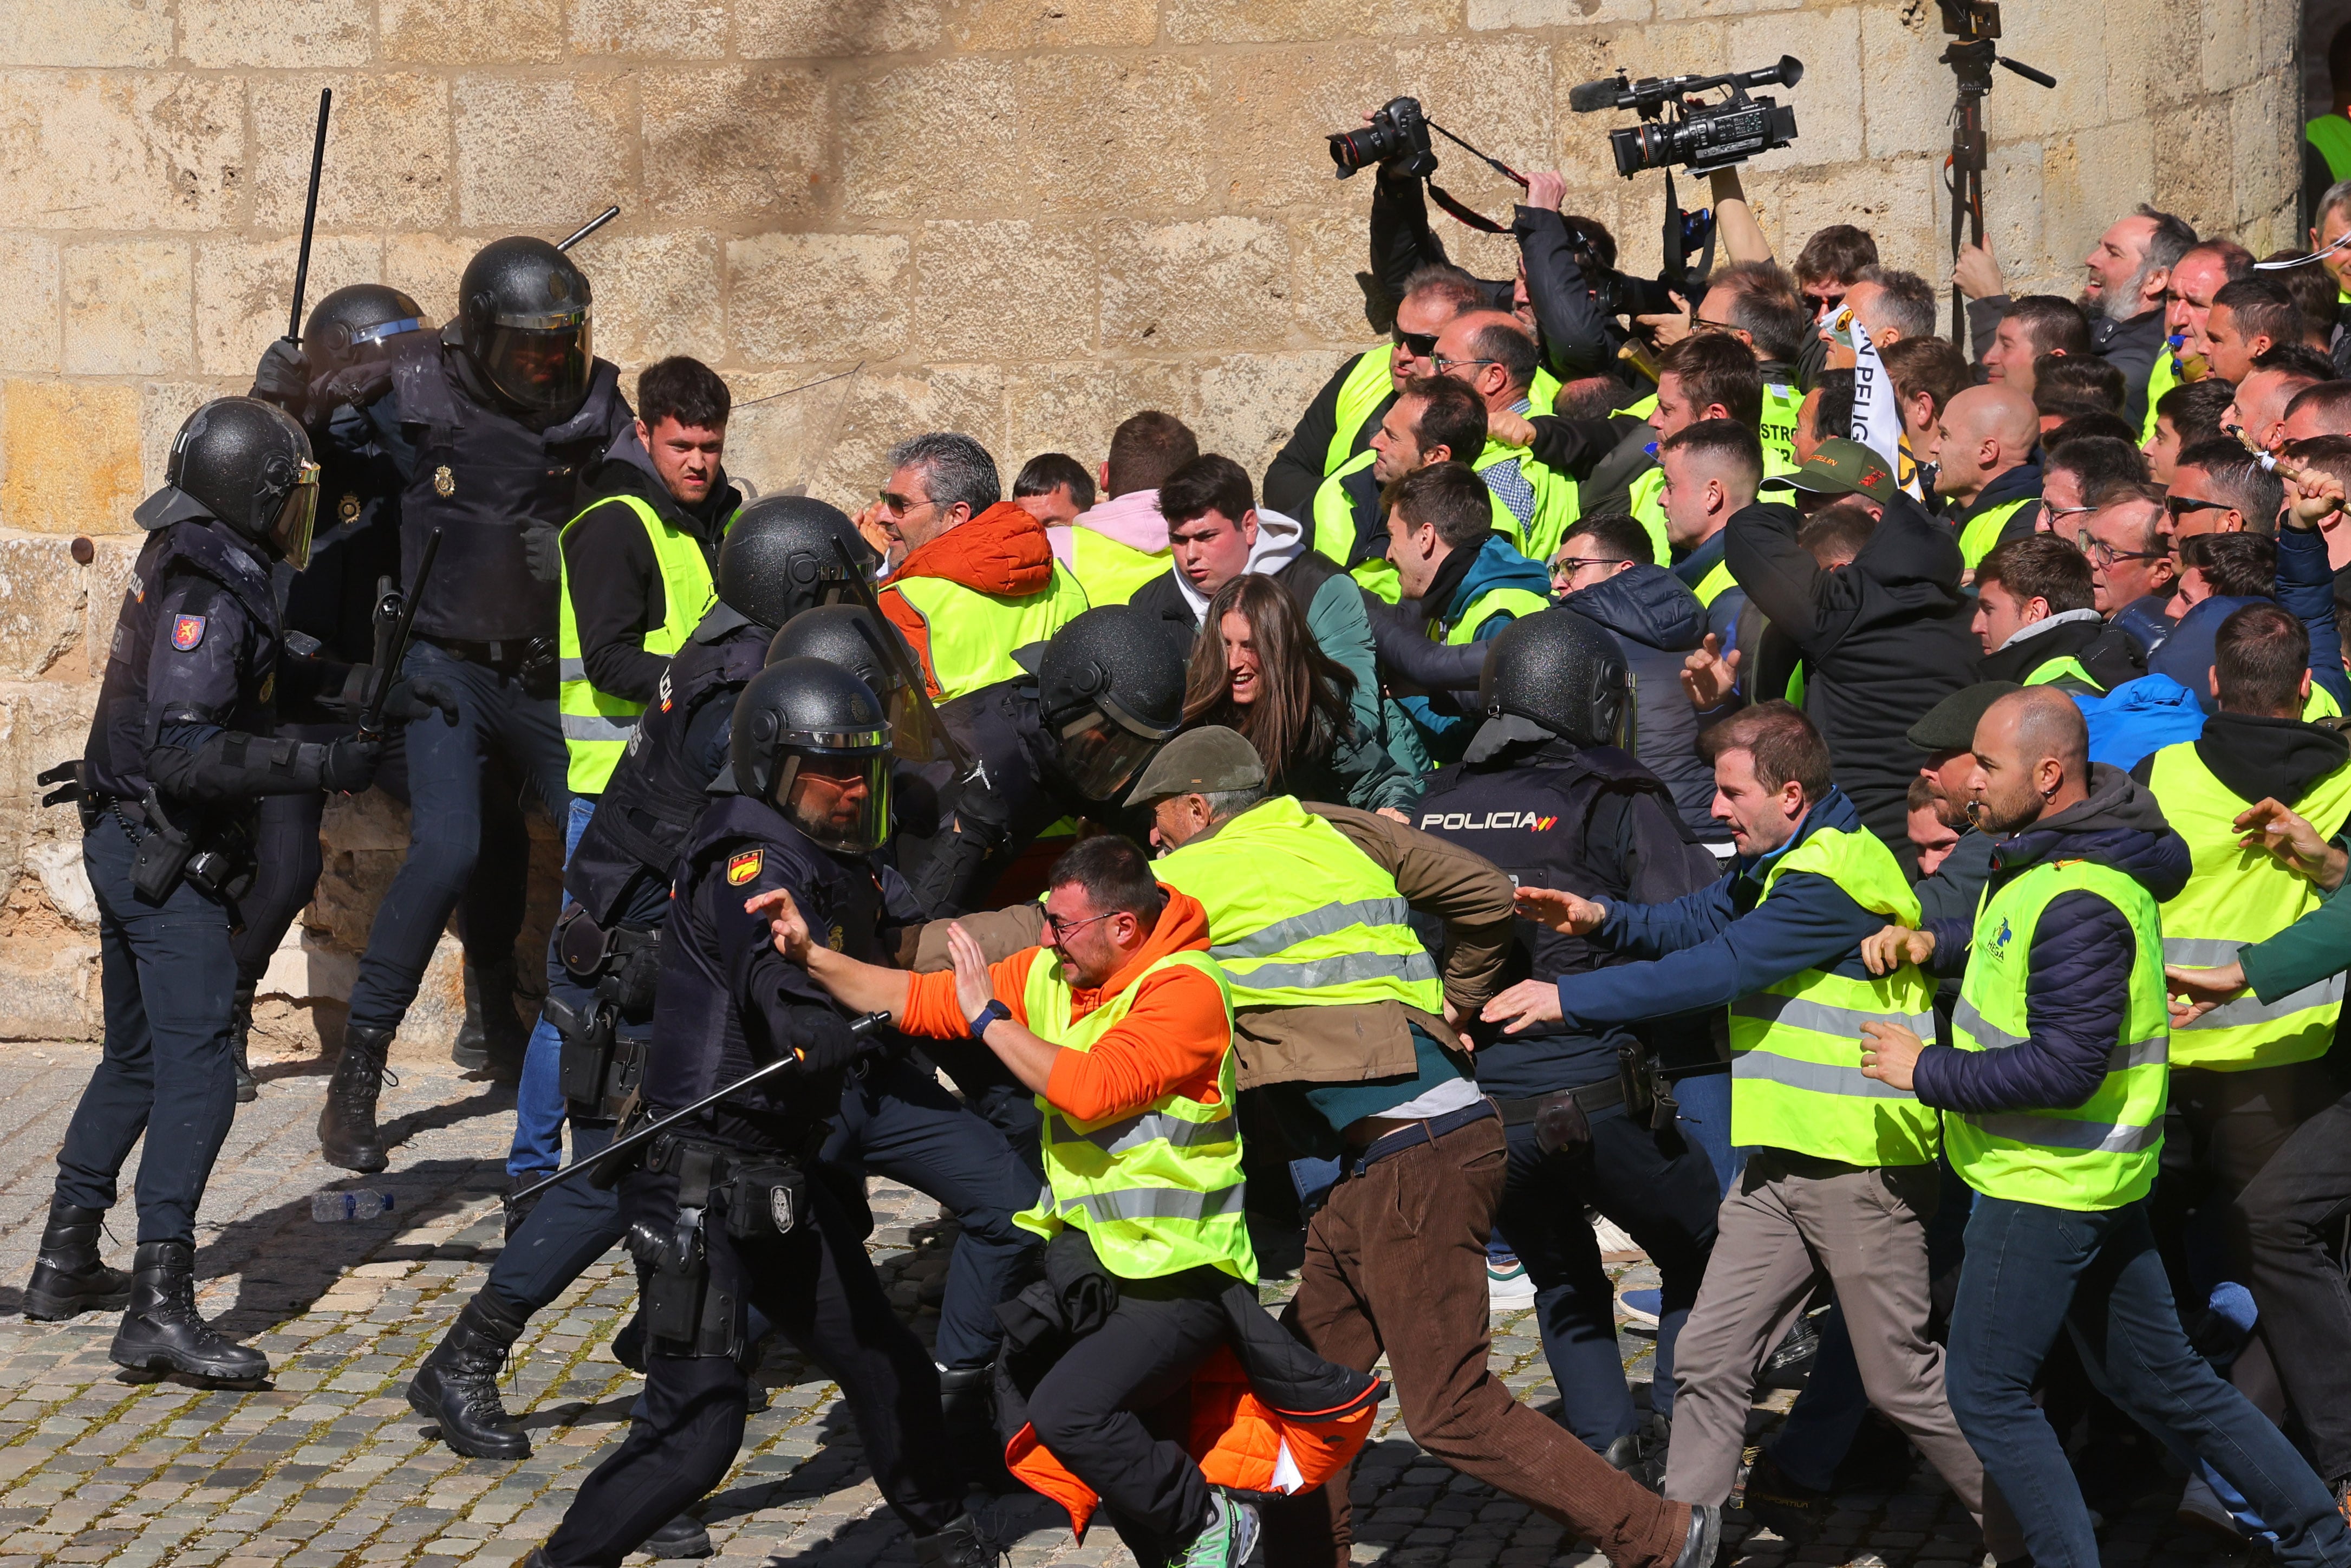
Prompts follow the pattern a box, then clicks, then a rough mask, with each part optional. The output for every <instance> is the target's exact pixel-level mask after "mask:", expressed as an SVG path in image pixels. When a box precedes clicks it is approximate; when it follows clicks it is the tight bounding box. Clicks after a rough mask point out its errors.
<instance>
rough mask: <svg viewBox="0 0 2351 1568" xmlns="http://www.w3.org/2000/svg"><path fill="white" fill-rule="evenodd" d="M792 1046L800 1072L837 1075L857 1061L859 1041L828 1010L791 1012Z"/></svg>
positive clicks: (799, 1009) (845, 1024)
mask: <svg viewBox="0 0 2351 1568" xmlns="http://www.w3.org/2000/svg"><path fill="white" fill-rule="evenodd" d="M791 1046H792V1051H793V1054H795V1055H797V1056H798V1057H799V1059H800V1071H803V1072H809V1073H817V1074H822V1073H827V1072H838V1071H841V1069H842V1068H844V1067H847V1066H848V1065H849V1064H850V1063H851V1062H852V1061H856V1060H857V1049H858V1040H857V1037H856V1036H855V1035H853V1034H852V1033H850V1032H849V1020H848V1019H845V1018H842V1017H841V1015H840V1014H839V1013H837V1012H834V1011H833V1010H832V1009H831V1008H813V1007H811V1008H795V1009H792V1039H791Z"/></svg>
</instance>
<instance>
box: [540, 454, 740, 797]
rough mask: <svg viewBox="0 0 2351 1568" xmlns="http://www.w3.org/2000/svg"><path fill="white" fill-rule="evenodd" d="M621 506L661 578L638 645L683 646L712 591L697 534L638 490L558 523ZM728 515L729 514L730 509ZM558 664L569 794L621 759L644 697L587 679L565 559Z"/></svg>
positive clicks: (606, 776) (595, 782)
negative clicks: (654, 619) (651, 618)
mask: <svg viewBox="0 0 2351 1568" xmlns="http://www.w3.org/2000/svg"><path fill="white" fill-rule="evenodd" d="M611 506H622V507H628V508H629V510H631V511H632V512H634V513H636V515H637V520H638V521H639V522H641V523H643V525H644V528H645V537H646V538H649V539H651V540H652V541H653V564H654V566H655V567H656V568H658V569H659V570H660V572H661V579H662V623H661V624H660V625H658V626H656V627H653V629H652V630H650V631H648V632H646V633H645V641H644V649H645V652H646V653H657V654H660V655H661V656H662V657H664V658H667V657H668V656H669V655H670V654H672V653H676V652H677V651H678V650H679V649H680V648H683V647H684V646H685V640H686V639H687V638H688V637H691V636H693V635H694V629H695V627H696V626H699V625H700V624H702V618H703V616H704V615H705V614H706V613H708V612H709V610H710V606H711V604H712V602H713V601H714V600H715V599H716V591H715V590H714V589H713V588H712V586H711V581H710V563H709V561H708V560H707V559H705V557H704V556H703V553H702V544H701V541H700V540H698V539H695V538H694V537H693V536H691V535H689V534H684V533H680V532H679V531H678V530H677V529H675V528H672V527H670V526H669V524H667V523H665V522H664V521H663V520H662V517H661V514H660V513H658V512H656V511H654V510H653V504H652V503H651V502H649V501H646V500H645V499H644V498H643V497H638V496H610V497H605V498H604V499H603V500H601V501H598V502H596V503H595V504H594V505H592V506H590V507H586V508H585V509H583V510H582V511H581V512H580V514H579V517H573V518H572V519H571V520H570V521H569V522H568V523H566V524H564V525H563V532H564V533H565V534H567V535H568V534H569V533H570V531H571V530H572V529H573V528H577V527H578V526H579V523H580V517H586V516H587V515H588V514H589V513H590V512H592V511H594V510H595V509H596V507H611ZM727 521H728V522H730V523H731V522H733V521H734V519H733V518H732V517H729V518H728V519H727ZM558 606H559V613H558V615H557V622H556V637H557V643H556V657H557V660H558V664H557V666H556V674H557V678H558V679H559V682H560V684H559V685H558V686H557V688H556V698H555V706H556V708H557V710H558V711H559V713H560V714H561V715H562V717H563V748H564V750H565V752H566V753H567V754H568V756H569V760H568V762H567V764H566V770H565V781H566V782H567V783H568V784H569V786H570V788H571V790H572V792H573V793H574V794H579V795H601V794H602V793H603V791H604V786H605V784H606V783H608V782H609V781H610V780H611V777H612V769H613V768H616V767H618V766H619V765H620V761H621V750H622V747H625V746H627V745H628V743H629V737H630V736H631V735H632V734H633V733H634V732H635V730H636V727H637V716H638V715H639V714H641V713H643V712H644V711H645V705H644V704H643V703H641V702H634V701H632V700H631V699H630V698H627V697H616V696H614V695H611V693H610V692H602V691H598V690H597V689H596V687H595V685H594V684H593V683H592V682H590V680H589V679H588V663H587V660H586V658H585V657H583V655H582V653H581V649H580V623H579V621H578V619H577V618H576V617H575V616H574V615H573V613H572V610H571V564H570V562H569V561H568V560H567V561H565V562H564V564H563V592H562V594H561V595H560V597H559V601H558Z"/></svg>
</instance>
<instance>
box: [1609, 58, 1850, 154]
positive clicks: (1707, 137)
mask: <svg viewBox="0 0 2351 1568" xmlns="http://www.w3.org/2000/svg"><path fill="white" fill-rule="evenodd" d="M1803 77H1804V63H1803V62H1802V60H1800V59H1798V58H1796V57H1795V56H1793V55H1782V56H1781V57H1780V63H1779V64H1777V65H1773V66H1765V67H1764V68H1761V70H1752V71H1731V72H1728V73H1726V74H1724V75H1722V76H1714V77H1695V76H1680V77H1646V78H1642V79H1641V80H1639V81H1631V80H1628V79H1626V77H1625V73H1624V72H1623V71H1618V72H1617V73H1616V74H1615V75H1614V76H1613V77H1605V78H1602V79H1600V80H1599V81H1588V82H1585V83H1583V85H1582V86H1580V87H1577V88H1575V89H1572V90H1571V91H1570V92H1569V93H1568V95H1567V106H1568V107H1569V108H1570V109H1572V110H1574V111H1575V112H1576V113H1578V114H1590V113H1592V112H1593V111H1594V110H1603V109H1629V110H1634V111H1635V112H1636V113H1638V114H1639V115H1640V117H1641V120H1642V123H1641V124H1639V125H1627V126H1625V127H1623V128H1621V129H1619V130H1615V131H1610V132H1609V133H1608V146H1609V150H1610V151H1611V152H1614V153H1615V155H1616V172H1618V173H1619V174H1622V175H1624V176H1625V178H1626V179H1628V180H1629V179H1631V178H1632V177H1633V176H1634V175H1635V174H1637V173H1639V172H1641V171H1642V170H1644V169H1668V168H1672V167H1674V166H1675V165H1677V164H1678V165H1680V166H1681V167H1683V168H1686V169H1687V170H1688V171H1689V172H1691V173H1693V174H1711V173H1713V172H1715V171H1717V170H1719V169H1728V168H1730V167H1732V166H1733V165H1735V164H1739V163H1743V162H1746V161H1747V160H1748V159H1750V158H1752V157H1754V156H1755V155H1756V154H1757V153H1759V152H1771V151H1772V150H1774V149H1775V148H1781V147H1785V146H1786V145H1788V143H1789V142H1791V141H1794V140H1795V139H1796V111H1795V110H1793V109H1792V108H1788V109H1783V108H1782V107H1781V106H1780V105H1779V104H1778V103H1777V102H1775V101H1774V100H1772V99H1768V98H1752V97H1750V96H1749V95H1748V91H1747V89H1749V88H1750V87H1793V86H1795V85H1796V84H1797V83H1798V82H1799V81H1802V79H1803ZM1715 88H1728V89H1729V97H1728V98H1726V99H1724V100H1723V101H1722V102H1720V103H1698V102H1694V101H1692V99H1691V96H1690V95H1692V94H1694V93H1700V92H1706V91H1708V90H1710V89H1715Z"/></svg>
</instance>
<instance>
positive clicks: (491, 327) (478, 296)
mask: <svg viewBox="0 0 2351 1568" xmlns="http://www.w3.org/2000/svg"><path fill="white" fill-rule="evenodd" d="M591 314H592V312H591V310H590V304H589V294H588V275H587V274H586V273H584V272H582V271H580V269H579V267H575V266H573V265H572V263H571V258H570V257H569V256H565V255H564V254H563V253H562V252H561V251H559V250H558V249H556V248H555V247H554V246H551V245H549V244H548V243H547V241H545V240H543V239H534V238H532V237H530V236H529V235H516V236H515V237H513V238H511V239H501V240H493V241H491V242H490V243H489V244H488V245H486V246H483V247H482V248H481V250H480V251H478V252H477V253H475V256H474V259H473V260H471V261H469V262H467V263H466V264H465V276H464V277H461V278H459V279H458V282H457V335H458V340H459V341H460V342H461V343H463V344H464V345H465V352H466V354H467V355H468V356H469V357H471V359H472V360H473V361H474V363H475V366H476V367H477V368H478V369H479V370H480V371H481V372H482V374H483V376H484V377H485V378H486V379H487V380H488V382H489V383H490V385H491V386H492V387H493V388H494V389H495V390H496V392H497V393H498V395H499V396H500V397H503V398H505V399H506V400H507V402H511V403H513V404H514V405H515V406H516V407H517V408H520V409H527V410H530V411H533V412H538V413H545V412H548V411H551V410H557V409H568V408H571V407H573V406H575V405H577V404H578V403H579V402H580V399H581V398H583V397H586V396H587V395H588V379H589V376H590V372H591V371H592V370H593V368H594V357H593V351H592V350H591V348H590V330H589V328H590V315H591Z"/></svg>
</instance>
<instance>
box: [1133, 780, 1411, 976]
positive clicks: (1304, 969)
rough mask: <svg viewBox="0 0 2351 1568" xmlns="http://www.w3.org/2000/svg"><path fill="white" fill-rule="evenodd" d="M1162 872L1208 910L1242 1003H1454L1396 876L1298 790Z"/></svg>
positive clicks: (1231, 824)
mask: <svg viewBox="0 0 2351 1568" xmlns="http://www.w3.org/2000/svg"><path fill="white" fill-rule="evenodd" d="M1151 870H1152V873H1153V874H1154V875H1155V876H1156V877H1158V878H1159V879H1160V880H1161V881H1162V882H1165V883H1168V884H1169V885H1170V886H1173V887H1178V888H1181V889H1183V890H1184V891H1185V892H1186V893H1188V894H1191V895H1192V896H1193V897H1195V898H1196V899H1198V900H1199V901H1200V903H1201V904H1202V906H1203V907H1204V908H1206V909H1207V912H1208V942H1209V947H1208V952H1209V955H1210V956H1213V957H1214V958H1215V959H1216V960H1217V964H1218V965H1219V966H1220V967H1222V968H1223V970H1224V972H1225V979H1226V981H1227V982H1228V984H1229V985H1230V986H1231V987H1232V997H1233V1006H1234V1007H1235V1008H1237V1009H1238V1008H1299V1007H1332V1006H1339V1005H1343V1004H1348V1003H1362V1002H1382V1001H1394V1002H1402V1003H1403V1004H1405V1006H1406V1007H1412V1008H1418V1009H1420V1010H1421V1011H1423V1012H1427V1013H1435V1012H1441V1011H1442V1010H1443V1009H1444V1007H1445V988H1444V984H1443V982H1442V981H1441V980H1440V979H1439V978H1438V977H1437V964H1436V961H1435V960H1434V959H1432V958H1430V957H1429V956H1428V952H1427V949H1426V948H1425V947H1423V946H1421V943H1420V938H1419V937H1417V936H1414V935H1413V930H1412V926H1411V924H1410V920H1411V915H1412V912H1411V910H1410V908H1409V907H1408V906H1407V905H1406V904H1405V901H1404V898H1403V897H1402V895H1400V894H1398V893H1397V892H1396V886H1395V879H1394V878H1392V877H1390V876H1389V875H1388V874H1387V873H1385V872H1384V871H1382V870H1381V869H1380V868H1379V867H1378V866H1377V865H1375V864H1374V863H1373V862H1371V860H1370V859H1369V858H1367V857H1366V856H1365V855H1364V852H1362V851H1361V850H1359V849H1357V848H1355V846H1354V845H1353V843H1350V842H1349V841H1348V840H1347V837H1346V835H1345V834H1343V833H1342V832H1340V831H1339V830H1338V829H1336V828H1334V827H1332V825H1331V824H1330V823H1329V822H1326V821H1323V820H1322V818H1320V817H1318V816H1315V815H1314V814H1313V813H1312V812H1311V811H1309V810H1305V809H1304V808H1303V807H1301V805H1300V804H1299V803H1298V801H1297V800H1295V799H1294V798H1292V797H1290V796H1288V795H1276V796H1274V797H1272V798H1271V799H1270V800H1265V801H1263V802H1261V803H1259V804H1258V805H1256V806H1252V807H1250V808H1249V810H1246V811H1243V812H1242V813H1241V814H1240V815H1239V816H1238V817H1234V818H1232V819H1231V820H1230V821H1227V822H1226V823H1224V825H1223V826H1221V827H1219V828H1218V829H1217V831H1215V832H1214V833H1211V834H1209V835H1208V836H1207V837H1206V838H1201V839H1195V840H1193V841H1191V842H1189V843H1187V844H1186V845H1185V846H1184V847H1183V848H1181V849H1179V850H1176V851H1175V852H1174V853H1172V854H1168V855H1164V856H1162V857H1161V858H1160V859H1158V860H1156V861H1154V862H1152V865H1151Z"/></svg>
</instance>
